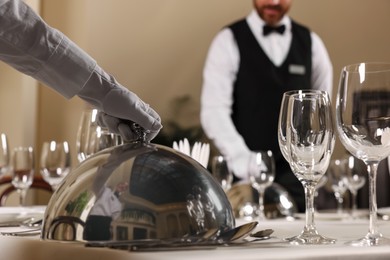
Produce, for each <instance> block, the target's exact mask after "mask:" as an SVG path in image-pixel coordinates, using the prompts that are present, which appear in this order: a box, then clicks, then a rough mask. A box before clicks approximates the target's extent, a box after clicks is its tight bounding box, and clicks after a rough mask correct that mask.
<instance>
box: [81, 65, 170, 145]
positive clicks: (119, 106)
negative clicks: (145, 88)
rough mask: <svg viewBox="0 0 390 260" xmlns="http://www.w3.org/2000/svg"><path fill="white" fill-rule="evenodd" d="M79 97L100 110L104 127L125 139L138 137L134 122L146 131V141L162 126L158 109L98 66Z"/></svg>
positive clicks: (100, 121)
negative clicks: (132, 126) (134, 130)
mask: <svg viewBox="0 0 390 260" xmlns="http://www.w3.org/2000/svg"><path fill="white" fill-rule="evenodd" d="M78 96H79V97H80V98H82V99H83V100H85V101H87V102H88V103H90V104H92V105H93V106H95V107H96V108H97V109H98V110H99V111H100V113H99V117H98V123H99V124H100V125H101V126H103V127H107V128H108V129H109V130H110V131H111V132H113V133H116V134H120V135H121V137H122V139H123V140H124V141H129V140H134V139H135V138H137V137H138V136H137V135H136V133H134V132H133V131H132V129H131V127H130V125H131V124H132V123H133V122H135V123H137V124H139V125H140V126H141V127H142V128H143V129H145V130H146V132H147V135H146V141H150V140H152V139H153V138H154V137H155V136H156V135H157V134H158V132H159V131H160V129H161V128H162V125H161V119H160V116H159V115H158V114H157V113H156V111H154V110H153V109H152V108H151V107H150V106H149V105H148V104H146V103H144V102H143V101H142V100H141V99H140V98H139V97H138V96H137V95H136V94H134V93H133V92H131V91H129V90H128V89H126V88H125V87H123V86H122V85H120V84H119V83H118V82H117V81H116V80H115V79H114V78H113V77H112V76H110V75H108V74H107V73H105V72H104V71H103V70H102V69H101V68H100V67H98V66H97V67H96V68H95V70H94V72H93V73H92V75H91V77H90V79H89V80H88V82H87V83H86V84H85V86H84V87H83V89H82V90H81V91H80V93H79V94H78Z"/></svg>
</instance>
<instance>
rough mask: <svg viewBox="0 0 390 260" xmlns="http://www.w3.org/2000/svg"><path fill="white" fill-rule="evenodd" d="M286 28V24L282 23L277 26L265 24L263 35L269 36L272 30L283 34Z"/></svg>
mask: <svg viewBox="0 0 390 260" xmlns="http://www.w3.org/2000/svg"><path fill="white" fill-rule="evenodd" d="M285 30H286V26H285V25H280V26H276V27H273V26H269V25H264V26H263V35H264V36H267V35H268V34H270V33H271V32H277V33H280V34H283V33H284V31H285Z"/></svg>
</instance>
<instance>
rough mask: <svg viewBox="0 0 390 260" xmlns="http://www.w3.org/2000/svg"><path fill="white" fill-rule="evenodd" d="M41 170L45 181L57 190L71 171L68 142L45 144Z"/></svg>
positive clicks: (42, 152)
mask: <svg viewBox="0 0 390 260" xmlns="http://www.w3.org/2000/svg"><path fill="white" fill-rule="evenodd" d="M40 169H41V175H42V177H43V179H44V180H45V181H46V182H47V183H49V184H50V186H51V187H52V189H53V191H54V190H56V189H57V188H58V186H59V184H60V183H61V181H62V180H63V179H64V178H65V176H66V175H67V174H68V173H69V171H70V150H69V145H68V142H66V141H64V142H56V141H50V142H44V143H43V145H42V151H41V158H40Z"/></svg>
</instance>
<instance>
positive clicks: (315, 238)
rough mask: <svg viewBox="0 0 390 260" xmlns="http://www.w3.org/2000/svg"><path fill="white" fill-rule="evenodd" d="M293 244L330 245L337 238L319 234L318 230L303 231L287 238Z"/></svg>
mask: <svg viewBox="0 0 390 260" xmlns="http://www.w3.org/2000/svg"><path fill="white" fill-rule="evenodd" d="M285 240H286V241H288V242H289V243H290V244H292V245H328V244H334V243H335V242H336V239H333V238H329V237H325V236H322V235H320V234H318V232H317V231H315V230H314V231H311V232H307V231H303V232H302V233H301V234H300V235H298V236H294V237H290V238H285Z"/></svg>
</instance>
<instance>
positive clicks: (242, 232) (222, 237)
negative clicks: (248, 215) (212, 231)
mask: <svg viewBox="0 0 390 260" xmlns="http://www.w3.org/2000/svg"><path fill="white" fill-rule="evenodd" d="M257 224H258V222H257V221H253V222H249V223H246V224H243V225H241V226H238V227H235V228H232V229H229V230H227V231H222V232H220V233H219V234H218V235H217V237H216V238H215V240H217V241H218V242H221V243H222V242H232V241H235V240H238V239H240V238H243V237H246V236H247V235H248V234H249V233H250V232H252V230H253V229H254V228H255V227H256V226H257Z"/></svg>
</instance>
